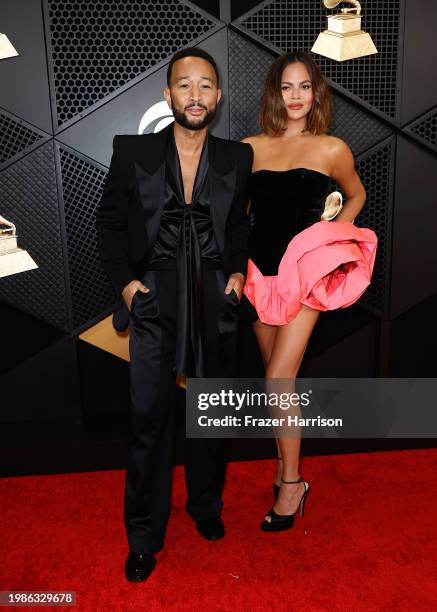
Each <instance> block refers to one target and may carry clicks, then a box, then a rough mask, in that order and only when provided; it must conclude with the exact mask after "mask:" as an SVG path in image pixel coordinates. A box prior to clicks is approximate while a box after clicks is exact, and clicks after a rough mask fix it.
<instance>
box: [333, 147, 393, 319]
mask: <svg viewBox="0 0 437 612" xmlns="http://www.w3.org/2000/svg"><path fill="white" fill-rule="evenodd" d="M394 155H395V137H394V136H392V137H390V138H389V139H387V140H386V141H384V142H383V143H381V144H380V145H379V146H376V147H374V148H373V149H372V150H370V151H367V152H366V153H364V154H363V155H361V156H359V157H358V159H357V162H356V168H357V172H358V174H359V176H360V178H361V181H362V182H363V185H364V188H365V190H366V194H367V199H366V203H365V205H364V207H363V209H362V211H361V212H360V214H359V215H358V217H357V218H356V219H355V224H356V225H357V226H359V227H369V228H370V229H372V230H373V231H374V232H375V233H376V235H377V237H378V248H377V252H376V259H375V267H374V270H373V276H372V282H371V284H370V286H369V288H368V289H367V290H366V292H365V293H364V295H363V297H362V298H360V300H359V303H360V304H361V305H363V306H367V307H368V308H369V309H370V310H371V311H372V312H374V313H375V314H377V315H379V316H388V308H389V300H390V294H389V291H390V289H389V287H390V284H389V272H390V256H391V254H390V245H391V225H392V221H391V220H392V209H393V184H394V183H393V182H394V175H393V172H394V170H393V168H394V164H393V162H394ZM332 189H337V190H338V191H342V190H341V189H340V188H339V186H338V185H337V184H335V183H333V184H332ZM343 196H344V193H343Z"/></svg>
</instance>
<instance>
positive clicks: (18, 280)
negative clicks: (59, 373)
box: [0, 0, 437, 334]
mask: <svg viewBox="0 0 437 612" xmlns="http://www.w3.org/2000/svg"><path fill="white" fill-rule="evenodd" d="M198 5H202V2H198V3H196V4H194V3H193V2H188V1H185V0H159V1H156V2H155V1H153V2H152V1H149V0H137V1H136V2H124V1H121V0H107V1H105V2H103V1H102V2H100V1H94V0H91V1H86V2H85V1H77V2H76V1H74V2H73V1H72V0H71V1H61V0H42V2H40V0H29V1H28V2H27V3H25V4H24V5H23V4H20V10H18V8H17V6H16V4H15V3H14V2H13V0H4V8H3V11H4V14H3V16H2V18H3V20H4V22H2V30H3V31H4V32H6V33H7V34H8V36H9V37H10V39H11V40H12V41H13V42H14V41H15V42H16V43H17V48H18V51H19V52H20V55H19V56H18V57H17V58H12V59H10V60H6V61H4V62H1V63H0V83H1V87H0V190H1V191H0V197H1V200H0V212H1V213H2V214H3V215H4V216H6V217H7V218H9V217H10V218H11V219H12V220H13V221H14V222H15V223H16V225H17V227H18V232H19V242H20V246H23V247H24V248H27V249H28V250H29V251H30V253H31V255H32V256H33V257H34V259H35V260H36V261H37V263H38V265H39V268H38V270H33V271H29V272H26V273H22V274H19V275H17V276H12V277H9V278H5V279H1V280H0V300H3V301H4V302H6V303H8V304H11V305H12V306H16V307H17V308H19V309H22V310H24V311H25V312H28V313H30V314H32V315H34V316H36V317H38V318H40V319H42V320H44V321H46V322H48V323H51V324H52V325H54V326H55V327H57V328H59V329H61V330H64V331H66V332H69V333H73V334H74V333H77V332H78V331H81V330H82V329H84V328H86V327H88V326H90V325H91V324H93V323H94V322H95V321H97V320H98V319H99V318H101V317H102V316H103V315H104V314H106V313H107V312H108V311H109V309H110V308H111V306H112V304H113V301H114V295H113V293H112V289H111V288H110V286H109V283H108V280H107V278H106V276H105V274H104V273H103V271H102V269H101V266H100V264H99V261H98V257H97V250H96V236H95V229H94V215H95V210H96V207H97V204H98V202H99V198H100V194H101V190H102V186H103V183H104V179H105V174H106V171H107V161H106V160H105V163H102V156H101V155H100V154H99V155H97V154H96V153H94V149H92V148H91V147H90V141H92V140H95V141H98V142H99V143H100V142H101V141H102V142H103V141H104V145H102V146H104V150H105V152H108V153H109V151H110V143H111V141H112V136H113V134H114V133H138V127H139V123H140V120H141V116H142V115H143V112H144V111H146V110H147V108H149V107H150V105H151V103H150V101H148V102H147V104H146V106H145V107H144V108H143V109H142V110H141V112H140V111H138V110H137V109H133V107H132V99H133V98H132V95H134V94H135V92H138V93H137V95H136V97H135V99H136V100H138V99H139V98H141V96H142V95H143V93H140V92H144V91H145V89H144V85H146V90H147V94H148V96H149V98H150V100H153V102H154V103H158V102H161V101H162V100H163V96H162V87H163V86H164V84H165V69H166V65H167V63H168V61H169V58H170V56H171V55H172V53H173V52H174V51H176V50H177V49H180V48H183V47H185V46H187V45H199V46H203V47H205V48H206V49H214V50H215V51H214V53H215V55H216V59H217V61H218V63H219V67H220V70H221V73H222V77H223V83H228V87H227V88H225V91H224V102H223V104H224V107H225V108H226V109H227V111H228V112H226V113H222V117H221V118H220V120H219V122H218V124H217V125H216V128H217V129H219V130H221V133H225V134H227V135H228V136H229V137H230V138H232V139H240V138H241V137H243V136H247V135H249V134H253V133H256V132H257V131H259V127H258V101H259V95H260V89H261V85H262V82H263V78H264V75H265V72H266V70H267V68H268V66H269V65H270V63H271V61H272V59H273V58H274V57H276V56H277V55H278V54H279V53H281V52H282V51H285V50H287V49H293V48H297V49H303V50H307V51H309V50H310V48H311V46H312V44H313V42H314V41H315V39H316V37H317V34H318V33H319V32H320V31H321V30H322V29H325V24H326V16H327V14H328V11H327V10H326V9H324V7H323V5H322V2H319V1H318V0H301V1H293V2H290V1H288V0H287V1H286V0H268V1H264V2H260V3H255V2H253V8H252V9H251V10H250V11H249V13H246V14H245V15H242V16H241V17H239V18H238V19H236V20H235V21H234V22H232V23H230V24H229V23H226V22H225V21H221V20H220V19H218V18H217V17H216V16H214V15H212V14H209V13H206V12H205V11H204V10H203V9H202V8H201V7H200V6H198ZM362 5H363V28H364V29H365V30H366V31H368V32H369V33H370V34H371V36H372V38H373V40H374V42H375V44H376V46H377V48H378V51H379V53H378V54H377V55H373V56H369V57H365V58H359V59H356V60H351V61H348V62H344V63H337V62H333V61H331V60H328V59H326V58H322V57H320V56H315V59H316V61H317V62H318V63H319V65H320V66H321V68H322V70H323V72H324V73H325V75H326V76H327V77H328V79H329V82H330V84H331V86H332V89H333V94H334V101H335V121H334V125H333V128H332V133H333V134H335V135H337V136H339V137H341V138H343V139H344V140H345V141H346V142H347V143H348V144H349V146H350V147H351V149H352V151H353V153H354V155H355V156H356V163H357V169H358V171H359V174H360V176H361V178H362V180H363V183H364V185H365V188H366V191H367V202H366V205H365V207H364V209H363V211H362V212H361V214H360V216H359V218H358V219H357V224H361V225H366V226H369V227H371V228H373V229H374V230H375V231H376V233H377V234H378V238H379V250H378V255H377V261H376V266H375V273H374V277H373V282H372V285H371V287H370V288H369V289H368V291H367V292H366V294H365V295H364V296H363V298H362V300H361V303H362V305H363V306H365V307H366V308H367V309H369V310H370V311H372V312H373V313H374V314H376V315H377V316H378V317H381V318H385V319H390V317H391V316H392V315H393V313H396V314H397V313H398V305H397V304H396V303H395V302H393V301H392V299H391V291H390V289H391V282H392V281H391V278H392V270H393V266H395V265H396V262H393V261H391V255H390V254H391V251H392V247H393V244H394V242H395V241H396V231H397V228H398V227H401V226H402V224H405V223H407V222H408V221H407V220H406V218H405V217H404V212H403V211H404V209H406V208H405V206H403V205H402V206H401V203H402V197H403V195H402V193H398V192H397V191H396V185H397V180H398V178H397V177H398V176H399V173H400V172H403V171H404V169H403V167H401V166H400V165H397V141H398V137H399V135H400V134H401V135H402V137H407V138H408V139H409V141H410V142H411V143H413V145H414V146H415V147H417V150H418V151H419V150H420V149H421V148H425V149H426V150H427V151H428V152H429V153H430V154H432V155H434V156H435V155H436V153H437V91H436V88H435V85H434V84H433V83H430V84H429V87H428V91H427V95H428V97H431V99H432V103H431V104H430V105H429V107H428V108H426V109H425V110H424V112H422V111H421V112H420V114H417V115H415V114H414V113H413V112H404V113H402V111H403V108H404V107H405V108H407V105H406V102H407V101H409V100H410V101H411V99H412V96H414V95H415V94H414V92H411V91H410V90H407V88H404V87H403V79H406V78H407V77H408V74H409V71H411V69H410V65H409V64H407V63H405V64H403V61H404V60H403V57H404V54H405V53H406V52H407V51H408V57H414V51H415V48H414V44H416V43H415V40H416V39H415V38H414V37H413V36H412V35H410V34H409V29H408V27H406V26H405V20H404V18H405V10H406V7H407V8H408V9H409V11H410V13H409V14H410V15H411V14H412V13H411V11H413V12H414V11H416V8H415V6H416V5H415V4H414V3H413V2H411V0H367V1H366V2H363V3H362ZM432 7H434V8H432ZM428 10H429V11H434V13H433V15H428V16H429V17H430V21H432V16H433V17H434V18H436V17H437V7H436V6H434V4H432V5H431V8H430V7H428ZM417 11H420V6H419V7H418V8H417ZM36 15H37V16H39V19H36V18H35V16H36ZM408 23H409V22H407V26H408ZM423 27H427V25H426V24H425V25H424V26H423ZM429 27H431V26H429ZM22 31H23V32H22ZM24 34H25V35H24ZM223 40H224V41H226V40H227V45H226V44H223ZM38 45H39V46H40V47H41V45H42V46H43V53H41V54H40V55H38V54H37V53H36V51H35V49H36V48H37V46H38ZM423 61H426V58H424V59H423ZM430 63H431V64H432V62H431V60H430ZM430 68H431V66H430ZM432 68H433V65H432ZM12 70H13V74H14V75H15V77H14V79H13V81H11V79H10V74H11V71H12ZM20 75H21V76H20ZM31 77H32V78H31ZM6 79H8V81H7V82H8V84H9V86H8V88H7V89H6V88H5V85H4V84H5V83H6ZM32 79H33V81H32ZM35 79H36V80H37V81H38V83H39V86H40V88H39V90H38V91H36V89H35V85H34V84H35ZM15 83H16V85H14V84H15ZM27 83H29V85H27ZM149 84H150V85H149ZM14 86H16V87H17V90H16V91H15V90H14V89H13V87H14ZM27 86H28V87H29V89H28V90H27V91H25V93H26V95H27V96H28V99H29V103H28V106H25V107H24V108H25V109H27V108H29V109H31V110H32V113H31V112H30V110H29V111H27V110H23V104H22V100H23V91H24V89H23V88H26V87H27ZM31 86H32V87H33V90H32V89H30V87H31ZM18 87H19V88H20V89H18ZM11 88H12V89H11ZM44 88H46V89H47V91H46V94H47V95H46V94H45V93H44V92H45V89H44ZM433 88H434V89H433ZM33 91H35V94H34V98H33V99H32V94H33ZM433 92H435V94H434V93H433ZM14 96H15V98H14ZM32 101H33V106H30V105H31V103H32ZM115 102H116V103H117V104H116V105H115V104H114V103H115ZM404 103H405V104H404ZM44 104H50V113H51V118H52V127H51V130H50V129H48V128H47V123H46V121H45V117H46V115H47V112H46V111H47V107H46V106H44ZM413 106H414V105H413ZM410 107H411V105H410ZM113 108H117V112H116V113H115V111H112V110H111V109H113ZM120 108H121V111H120ZM43 111H44V112H43ZM94 120H95V125H99V126H102V125H106V124H107V125H111V128H110V130H109V131H108V133H105V134H104V137H103V136H102V133H101V132H100V131H98V130H97V128H94V131H93V121H94ZM82 121H83V122H84V125H86V126H87V129H86V132H87V137H86V138H85V137H84V138H83V140H79V142H76V144H75V145H74V148H72V147H70V146H67V145H66V144H65V143H66V142H67V140H68V139H67V138H66V136H65V135H66V134H68V133H69V130H70V131H71V129H74V128H75V127H78V126H79V127H80V125H81V122H82ZM85 122H86V124H85ZM155 123H156V122H155ZM114 126H115V127H114ZM100 129H101V128H100ZM150 129H152V128H151V127H148V128H146V131H148V130H150ZM411 180H412V181H414V180H420V178H419V177H417V176H412V179H411ZM333 187H334V186H333ZM436 191H437V185H436ZM412 259H413V263H412V265H414V263H415V262H414V254H413V255H412ZM421 291H422V292H421V293H419V292H417V294H415V293H414V292H413V293H411V292H410V294H409V296H408V300H407V302H408V304H409V305H414V304H415V303H418V302H419V301H420V300H422V299H424V298H425V297H427V295H425V294H424V293H423V289H421ZM435 291H436V287H435V283H434V282H433V281H431V280H430V284H429V287H428V288H427V292H428V294H429V295H431V294H432V293H434V292H435ZM403 303H404V302H403ZM403 307H404V306H403Z"/></svg>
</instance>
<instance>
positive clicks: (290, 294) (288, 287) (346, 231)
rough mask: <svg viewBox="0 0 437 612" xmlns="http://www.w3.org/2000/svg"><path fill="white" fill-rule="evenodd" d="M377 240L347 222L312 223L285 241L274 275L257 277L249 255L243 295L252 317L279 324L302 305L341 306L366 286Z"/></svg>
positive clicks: (288, 318)
mask: <svg viewBox="0 0 437 612" xmlns="http://www.w3.org/2000/svg"><path fill="white" fill-rule="evenodd" d="M377 242H378V239H377V237H376V234H375V232H373V231H372V230H370V229H368V228H361V227H356V226H355V225H354V224H353V223H351V222H349V221H318V222H317V223H314V224H313V225H311V226H310V227H308V228H307V229H305V230H303V231H302V232H300V233H299V234H296V236H294V238H293V239H292V240H291V241H290V242H289V244H288V247H287V250H286V251H285V253H284V255H283V257H282V259H281V262H280V264H279V268H278V274H277V276H263V275H262V274H261V272H260V270H259V269H258V268H257V267H256V265H255V264H254V262H253V261H252V260H251V259H249V264H248V270H247V279H246V284H245V287H244V294H245V295H246V297H247V299H248V300H249V301H250V303H251V304H252V306H254V307H255V309H256V311H257V313H258V317H259V318H260V320H261V321H262V322H263V323H268V324H269V325H285V324H286V323H288V322H289V321H291V320H292V319H293V318H294V317H295V316H296V315H297V313H298V312H299V310H300V308H301V305H302V304H305V305H306V306H310V307H311V308H315V309H316V310H335V309H336V308H346V307H347V306H350V305H351V304H353V303H354V302H356V301H357V300H358V299H359V297H360V296H361V295H362V294H363V293H364V291H365V289H366V288H367V287H368V286H369V284H370V281H371V277H372V272H373V267H374V264H375V256H376V247H377Z"/></svg>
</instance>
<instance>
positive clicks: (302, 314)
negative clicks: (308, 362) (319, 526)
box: [266, 305, 320, 515]
mask: <svg viewBox="0 0 437 612" xmlns="http://www.w3.org/2000/svg"><path fill="white" fill-rule="evenodd" d="M319 315H320V311H318V310H314V309H313V308H309V307H308V306H305V305H302V307H301V309H300V311H299V313H298V314H297V316H296V317H295V318H294V319H293V320H292V321H290V323H287V325H282V326H280V327H279V328H278V330H277V333H276V336H275V339H274V344H273V348H272V351H271V355H270V360H269V362H268V365H267V368H266V378H267V379H275V378H282V379H284V378H288V379H290V378H291V379H294V378H296V376H297V373H298V371H299V367H300V364H301V362H302V359H303V356H304V354H305V350H306V347H307V344H308V340H309V338H310V336H311V333H312V331H313V329H314V326H315V324H316V322H317V319H318V317H319ZM277 443H278V447H279V450H280V456H281V457H282V479H283V480H287V481H293V480H297V479H298V477H299V452H300V436H299V437H290V438H278V439H277ZM303 492H304V484H303V482H301V483H298V484H296V485H289V486H287V485H285V486H281V488H280V492H279V496H278V499H277V501H276V504H275V506H274V510H275V512H276V513H277V514H284V515H286V514H294V512H295V511H296V509H297V507H298V505H299V501H300V499H301V497H302V494H303Z"/></svg>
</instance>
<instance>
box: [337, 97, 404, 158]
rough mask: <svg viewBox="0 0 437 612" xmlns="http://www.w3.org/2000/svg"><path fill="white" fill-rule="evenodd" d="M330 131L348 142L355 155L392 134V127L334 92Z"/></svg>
mask: <svg viewBox="0 0 437 612" xmlns="http://www.w3.org/2000/svg"><path fill="white" fill-rule="evenodd" d="M330 131H331V134H334V135H335V136H338V137H339V138H342V139H343V140H344V141H345V142H347V144H348V145H349V146H350V148H351V149H352V151H353V153H354V155H360V154H361V153H364V151H367V150H368V149H370V148H371V147H373V146H374V145H375V144H377V143H378V142H381V141H382V140H384V139H385V138H388V137H389V136H391V134H392V130H390V128H388V127H386V126H385V125H384V124H383V123H381V122H380V121H378V120H377V119H376V118H375V117H374V116H372V115H371V114H370V113H366V112H364V111H363V110H362V109H361V108H359V107H358V106H356V105H354V104H351V103H350V102H349V101H348V100H346V99H345V98H343V97H342V96H340V95H338V94H334V122H333V124H332V127H331V130H330Z"/></svg>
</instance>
